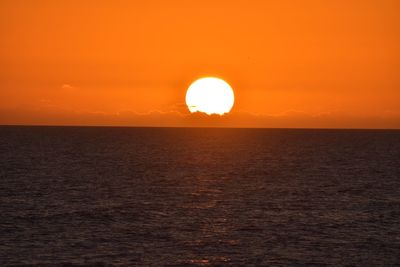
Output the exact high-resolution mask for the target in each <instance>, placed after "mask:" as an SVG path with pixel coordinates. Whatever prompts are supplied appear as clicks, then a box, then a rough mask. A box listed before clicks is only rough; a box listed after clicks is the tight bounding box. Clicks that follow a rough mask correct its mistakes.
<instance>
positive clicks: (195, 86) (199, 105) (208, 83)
mask: <svg viewBox="0 0 400 267" xmlns="http://www.w3.org/2000/svg"><path fill="white" fill-rule="evenodd" d="M234 102H235V96H234V94H233V90H232V88H231V86H230V85H229V84H228V83H227V82H225V81H224V80H222V79H219V78H212V77H207V78H201V79H198V80H197V81H195V82H193V83H192V84H191V85H190V86H189V89H188V90H187V92H186V105H187V106H188V108H189V110H190V112H192V113H193V112H198V111H200V112H204V113H207V114H208V115H211V114H219V115H223V114H224V113H228V112H229V111H230V110H231V109H232V107H233V103H234Z"/></svg>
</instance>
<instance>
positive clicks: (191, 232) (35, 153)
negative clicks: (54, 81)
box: [0, 127, 400, 266]
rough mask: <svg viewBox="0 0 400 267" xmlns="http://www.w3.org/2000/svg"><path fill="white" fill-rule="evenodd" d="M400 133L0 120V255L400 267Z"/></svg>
mask: <svg viewBox="0 0 400 267" xmlns="http://www.w3.org/2000/svg"><path fill="white" fill-rule="evenodd" d="M399 264H400V131H384V130H377V131H374V130H279V129H190V128H187V129H185V128H176V129H174V128H96V127H93V128H91V127H0V266H198V265H200V266H203V265H205V266H396V265H397V266H399Z"/></svg>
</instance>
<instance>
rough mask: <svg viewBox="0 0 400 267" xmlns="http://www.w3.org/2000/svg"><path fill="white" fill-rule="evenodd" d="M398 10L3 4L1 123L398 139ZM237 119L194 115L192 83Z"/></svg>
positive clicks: (350, 5)
mask: <svg viewBox="0 0 400 267" xmlns="http://www.w3.org/2000/svg"><path fill="white" fill-rule="evenodd" d="M399 14H400V1H398V0H393V1H389V0H376V1H372V0H326V1H320V0H314V1H313V0H298V1H295V0H292V1H289V0H280V1H268V0H259V1H256V0H243V1H242V0H237V1H235V0H201V1H200V0H199V1H197V0H191V1H187V0H170V1H162V0H159V1H154V0H153V1H152V0H138V1H128V0H126V1H123V0H116V1H100V0H99V1H94V0H93V1H89V0H87V1H84V0H80V1H76V0H58V1H52V0H48V1H44V0H32V1H28V0H25V1H22V0H2V1H0V34H1V42H0V124H47V125H48V124H50V125H132V126H135V125H151V126H207V125H209V126H230V127H329V128H337V127H338V128H400V75H399V74H400V73H399V70H400V64H399V63H400V16H399ZM206 75H211V76H217V77H221V78H223V79H225V80H226V81H227V82H229V83H230V84H231V86H232V87H233V88H234V90H235V96H236V102H235V106H234V108H233V110H232V113H231V114H229V115H228V116H224V117H222V118H220V117H218V116H217V117H216V116H211V117H207V116H205V115H204V116H203V115H199V114H196V115H189V114H188V111H187V109H186V107H185V104H184V102H185V93H186V89H187V87H188V86H189V85H190V83H191V82H192V81H193V80H195V79H196V78H199V77H202V76H206Z"/></svg>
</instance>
